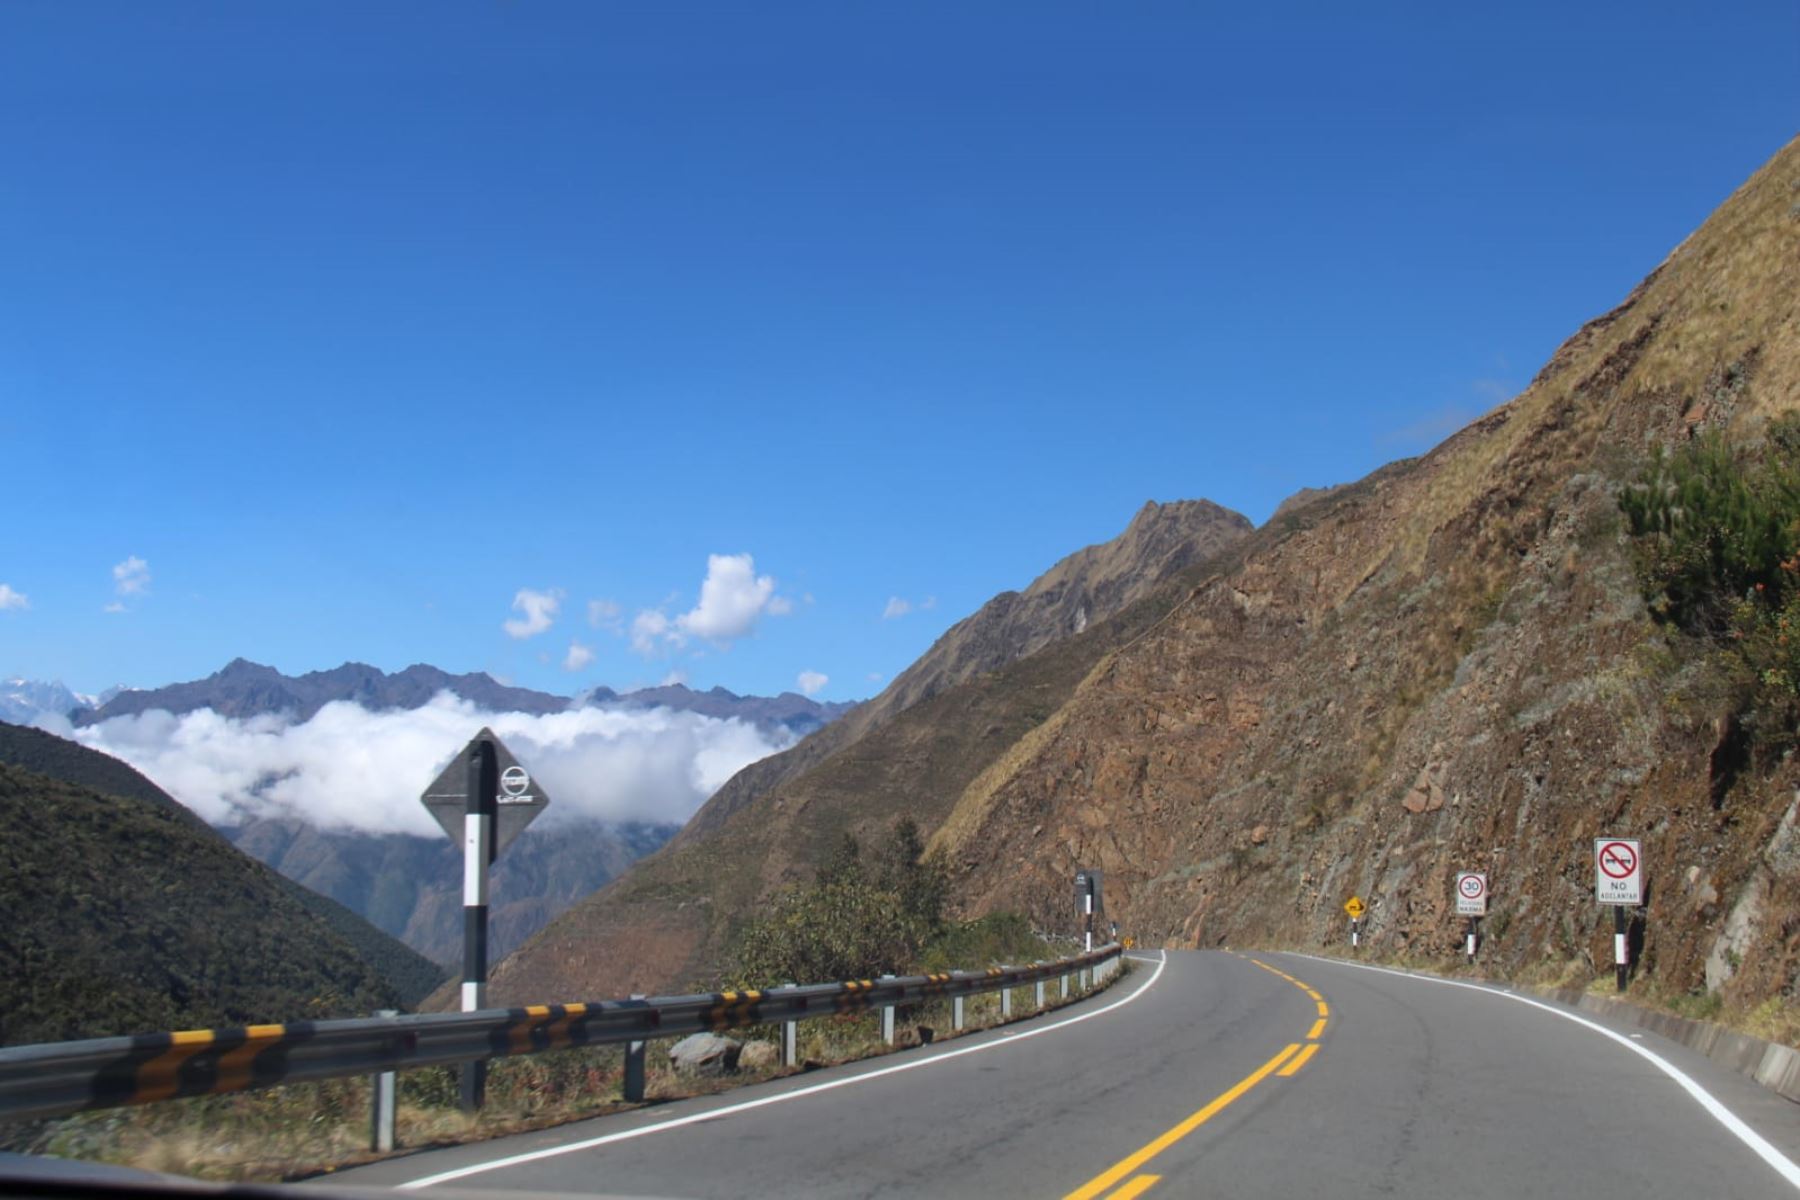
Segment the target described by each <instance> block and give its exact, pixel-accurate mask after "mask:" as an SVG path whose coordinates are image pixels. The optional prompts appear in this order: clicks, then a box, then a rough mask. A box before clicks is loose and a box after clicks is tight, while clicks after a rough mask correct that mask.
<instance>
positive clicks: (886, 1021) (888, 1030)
mask: <svg viewBox="0 0 1800 1200" xmlns="http://www.w3.org/2000/svg"><path fill="white" fill-rule="evenodd" d="M882 978H883V979H892V978H893V975H891V974H889V975H883V976H882ZM881 1040H882V1041H884V1042H886V1043H887V1044H888V1045H890V1046H891V1045H893V1044H894V1006H893V1005H892V1004H884V1005H882V1006H881Z"/></svg>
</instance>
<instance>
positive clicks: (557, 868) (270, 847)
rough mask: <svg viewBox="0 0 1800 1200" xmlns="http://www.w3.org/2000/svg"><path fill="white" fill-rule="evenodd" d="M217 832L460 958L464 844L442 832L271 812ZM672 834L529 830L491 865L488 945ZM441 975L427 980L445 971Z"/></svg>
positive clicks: (630, 828)
mask: <svg viewBox="0 0 1800 1200" xmlns="http://www.w3.org/2000/svg"><path fill="white" fill-rule="evenodd" d="M223 832H224V834H225V836H227V837H229V838H230V839H231V840H232V842H233V844H235V845H236V846H237V847H238V849H240V850H243V851H244V852H246V853H248V854H251V855H253V856H255V857H256V858H258V859H260V860H262V861H263V862H265V863H268V864H269V865H270V866H272V867H274V868H275V869H276V870H278V871H280V872H281V873H282V874H283V875H285V876H288V877H289V878H291V879H294V880H296V881H298V882H299V883H301V884H304V885H305V886H306V887H307V888H309V889H311V890H312V891H313V892H317V893H319V894H321V895H323V896H329V897H330V898H331V899H332V900H333V901H336V902H338V903H339V904H342V905H345V906H347V907H348V908H349V909H352V910H354V911H355V912H358V913H361V914H363V916H364V917H366V918H367V919H368V921H369V922H372V923H373V924H374V925H375V926H377V927H378V928H380V929H382V930H385V931H386V932H388V933H390V934H392V935H393V936H394V937H396V938H399V939H400V940H401V941H403V942H405V943H406V944H407V945H408V946H411V947H413V948H414V949H416V950H417V951H419V952H420V953H422V954H424V955H426V956H428V957H429V958H431V959H432V960H433V961H435V962H438V963H445V964H449V965H452V966H454V965H457V964H459V963H460V962H461V960H462V938H463V926H462V921H463V918H462V851H461V849H460V848H459V847H457V846H456V845H454V844H453V843H451V842H450V840H449V839H448V838H442V837H437V838H421V837H411V836H409V835H407V834H368V833H352V832H348V831H326V830H320V829H315V828H313V827H312V826H310V825H307V824H304V823H303V822H300V821H295V820H280V819H273V818H261V819H258V820H254V821H246V822H245V823H244V824H242V825H238V826H234V827H228V828H226V829H225V830H223ZM674 832H675V827H674V826H672V825H641V824H626V825H602V824H597V823H590V824H563V825H551V826H549V827H548V828H539V827H533V828H531V829H528V830H526V831H525V832H524V833H523V834H521V835H520V836H519V839H518V841H516V842H514V843H513V844H512V845H511V846H510V847H508V848H507V851H506V854H505V856H504V857H502V858H501V859H500V860H499V861H498V862H496V863H495V864H494V868H493V874H492V877H491V883H490V887H491V892H490V897H491V899H490V908H489V916H488V920H489V933H488V944H489V947H490V953H491V954H493V955H494V956H495V957H498V956H500V955H503V954H507V953H509V952H510V951H511V950H512V949H513V948H514V947H516V946H518V945H519V944H520V943H521V942H523V941H524V940H525V939H526V938H528V937H530V936H531V935H532V934H533V933H536V932H537V931H538V930H539V929H541V928H543V926H544V925H545V924H546V923H547V922H548V921H549V920H550V919H551V918H552V917H554V916H555V915H556V914H557V913H560V912H562V911H563V910H564V909H565V908H567V907H568V906H569V905H570V904H571V903H573V902H574V901H576V900H578V899H580V898H581V897H582V896H585V895H587V894H588V893H590V892H592V891H594V890H595V889H596V888H599V887H601V886H603V885H604V884H605V883H606V882H607V881H609V880H611V879H613V878H614V877H616V876H617V875H618V874H619V873H620V872H622V871H623V870H625V868H626V867H628V866H629V865H630V864H631V863H632V862H634V861H635V860H637V859H639V858H642V857H643V856H644V855H645V854H648V853H649V852H650V851H652V850H655V849H656V848H657V847H658V846H661V845H662V844H663V843H664V842H666V841H667V840H668V839H669V837H670V836H671V835H673V834H674ZM437 976H438V977H437V978H434V979H433V980H432V981H431V987H435V986H437V984H438V983H439V982H441V980H442V976H443V972H442V971H439V972H437ZM426 990H427V991H429V990H430V988H429V987H428V988H427V989H426Z"/></svg>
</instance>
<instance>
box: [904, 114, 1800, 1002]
mask: <svg viewBox="0 0 1800 1200" xmlns="http://www.w3.org/2000/svg"><path fill="white" fill-rule="evenodd" d="M1797 201H1800V143H1795V144H1790V145H1789V146H1787V147H1786V148H1784V149H1783V150H1782V151H1781V152H1780V153H1779V154H1777V155H1776V156H1775V158H1774V159H1773V160H1772V161H1771V162H1770V163H1769V164H1768V165H1767V166H1765V167H1764V168H1763V169H1762V170H1760V171H1759V172H1758V173H1757V174H1756V175H1755V176H1754V177H1753V178H1752V179H1751V180H1750V181H1749V182H1748V183H1746V184H1745V185H1744V186H1743V187H1741V188H1740V189H1738V191H1737V192H1736V193H1735V194H1733V195H1732V196H1731V197H1730V199H1729V200H1727V202H1726V203H1725V204H1724V205H1723V206H1722V207H1721V208H1720V209H1719V210H1718V211H1717V212H1716V213H1715V214H1714V215H1713V216H1712V217H1711V218H1710V219H1709V220H1708V221H1707V222H1706V224H1705V225H1704V226H1703V227H1702V228H1701V229H1700V230H1699V231H1697V232H1696V233H1694V234H1693V235H1692V236H1691V237H1690V238H1688V239H1687V240H1686V241H1684V242H1683V243H1682V244H1681V245H1680V246H1679V247H1678V248H1677V249H1676V250H1675V251H1674V252H1673V253H1672V254H1671V255H1670V256H1669V258H1668V259H1667V260H1666V261H1665V262H1664V263H1663V264H1662V265H1661V266H1660V267H1658V268H1657V270H1656V271H1655V272H1654V273H1652V275H1651V276H1650V277H1649V278H1648V279H1646V280H1645V281H1644V283H1643V284H1642V285H1640V286H1639V287H1638V288H1637V289H1636V290H1635V291H1633V293H1632V294H1631V295H1630V296H1629V297H1628V298H1627V299H1626V300H1625V302H1624V303H1623V304H1622V305H1620V306H1619V307H1618V308H1617V309H1615V310H1613V311H1612V312H1610V313H1608V314H1606V315H1605V316H1603V317H1601V318H1599V319H1597V320H1595V321H1593V322H1590V323H1589V324H1588V325H1587V326H1586V327H1584V328H1583V329H1582V330H1580V331H1579V332H1578V333H1576V334H1575V336H1574V337H1572V338H1570V339H1569V341H1568V342H1566V343H1565V344H1564V345H1563V346H1562V347H1561V348H1560V349H1559V350H1558V351H1557V352H1556V354H1555V356H1554V357H1553V358H1552V359H1551V361H1550V362H1549V364H1548V365H1546V366H1545V368H1544V369H1543V371H1542V372H1541V373H1540V374H1539V375H1538V377H1537V378H1536V379H1535V380H1534V381H1533V383H1532V384H1531V386H1530V387H1529V388H1528V389H1527V390H1526V391H1525V392H1524V393H1523V394H1522V395H1520V396H1519V397H1517V398H1516V399H1514V400H1513V401H1511V402H1509V403H1507V404H1505V405H1503V406H1501V407H1500V408H1498V409H1496V410H1495V411H1494V412H1492V413H1490V414H1489V415H1487V416H1486V417H1484V418H1482V419H1481V420H1479V421H1477V422H1475V423H1474V424H1473V425H1471V426H1469V427H1468V428H1466V429H1464V430H1463V431H1461V432H1460V433H1458V434H1457V435H1455V436H1454V437H1452V438H1450V439H1449V440H1448V441H1446V442H1445V443H1444V444H1443V445H1441V446H1439V447H1438V448H1437V449H1436V450H1434V451H1432V452H1431V453H1430V454H1428V455H1426V456H1424V457H1423V458H1420V459H1417V460H1412V461H1409V462H1404V463H1398V464H1395V465H1393V466H1392V467H1390V468H1387V469H1385V470H1383V471H1381V472H1378V473H1377V474H1376V475H1375V476H1372V477H1371V478H1369V479H1367V480H1364V481H1363V482H1362V483H1360V484H1357V485H1354V486H1352V487H1348V488H1344V489H1340V490H1337V491H1334V492H1332V493H1330V494H1327V495H1324V496H1321V497H1318V498H1316V499H1314V500H1313V501H1312V502H1310V503H1307V504H1304V505H1300V506H1297V507H1295V508H1293V509H1291V510H1290V511H1289V512H1288V513H1287V514H1286V515H1285V516H1284V517H1283V519H1282V520H1280V521H1278V522H1273V523H1271V525H1270V526H1268V527H1265V528H1264V529H1263V530H1261V531H1259V533H1258V534H1257V535H1256V536H1255V537H1254V538H1253V539H1251V541H1250V542H1249V543H1248V544H1247V545H1246V546H1245V547H1244V551H1243V554H1242V558H1241V561H1240V562H1238V563H1236V564H1234V565H1233V566H1232V567H1231V569H1229V570H1227V571H1222V572H1220V573H1219V574H1218V575H1217V576H1216V577H1214V578H1212V579H1209V580H1207V581H1206V582H1205V583H1203V584H1202V585H1201V586H1199V587H1197V588H1195V589H1194V590H1193V591H1192V593H1191V594H1190V595H1189V596H1188V597H1187V598H1186V599H1184V600H1183V601H1182V603H1181V604H1179V605H1178V606H1176V607H1175V608H1174V609H1173V610H1172V611H1171V612H1170V613H1169V615H1168V617H1167V618H1166V619H1165V620H1163V621H1161V622H1159V623H1158V624H1157V625H1156V626H1155V627H1154V628H1153V629H1152V630H1151V631H1150V632H1149V633H1147V634H1146V636H1145V637H1143V638H1142V639H1141V640H1139V641H1138V642H1136V643H1135V644H1132V645H1129V646H1124V647H1121V648H1120V649H1119V650H1118V651H1117V652H1116V653H1114V654H1112V655H1110V656H1109V657H1108V658H1107V660H1106V661H1105V662H1104V663H1103V664H1102V665H1101V666H1100V667H1099V668H1098V669H1097V670H1095V671H1094V672H1093V674H1092V675H1091V676H1089V677H1088V679H1087V680H1086V681H1085V682H1084V684H1083V686H1082V687H1081V688H1080V689H1079V690H1078V691H1077V692H1076V694H1075V695H1074V696H1073V697H1072V698H1071V699H1070V700H1069V702H1068V703H1067V704H1065V705H1063V706H1062V707H1061V708H1060V709H1059V710H1058V711H1057V712H1056V713H1054V714H1053V715H1051V716H1050V717H1049V718H1048V719H1047V720H1046V721H1044V722H1043V724H1042V725H1040V726H1039V727H1038V728H1036V729H1034V730H1033V731H1032V732H1031V734H1030V735H1029V736H1028V737H1027V738H1026V739H1024V740H1023V741H1022V742H1021V743H1020V744H1019V745H1018V746H1017V747H1015V748H1014V750H1013V752H1012V753H1010V754H1009V755H1008V756H1007V758H1006V760H1005V764H1004V767H1003V769H999V770H995V771H993V772H990V773H989V774H988V775H987V776H986V777H984V778H983V779H982V780H981V781H980V782H979V784H978V785H977V786H974V787H971V788H969V789H968V790H967V791H965V792H964V794H963V795H962V797H961V798H960V799H959V801H958V803H957V805H956V808H955V811H954V812H953V813H952V814H951V815H950V817H949V818H948V820H947V821H946V822H945V824H944V825H943V827H942V828H940V829H939V830H938V831H937V834H936V836H935V839H934V845H935V847H936V848H937V849H938V850H939V851H940V852H942V853H944V854H945V855H946V856H947V857H948V859H949V860H950V862H951V863H952V864H953V867H954V870H955V873H956V877H957V878H958V880H959V882H960V891H961V894H962V895H963V896H964V897H965V898H966V899H967V902H968V905H969V907H970V908H971V909H974V910H982V909H987V908H994V907H1022V908H1026V909H1028V910H1030V911H1031V912H1033V913H1034V914H1036V915H1038V916H1039V918H1040V919H1043V920H1054V919H1056V915H1057V914H1058V913H1059V912H1060V911H1062V909H1063V908H1064V907H1065V906H1066V901H1065V899H1064V894H1065V892H1066V890H1067V877H1068V874H1069V873H1070V872H1071V871H1072V870H1073V869H1074V868H1075V867H1076V866H1077V865H1094V866H1100V867H1103V868H1105V869H1107V871H1108V875H1107V880H1108V888H1109V903H1110V904H1111V906H1112V908H1113V911H1114V912H1115V914H1116V915H1118V916H1119V917H1120V919H1121V920H1122V922H1124V923H1125V924H1126V926H1127V928H1131V929H1134V930H1136V931H1137V932H1139V933H1140V934H1141V935H1143V936H1146V937H1150V938H1153V939H1159V940H1160V939H1170V940H1173V941H1175V942H1179V943H1184V944H1195V943H1198V944H1215V943H1218V942H1221V941H1225V940H1233V941H1239V940H1280V941H1289V942H1298V943H1301V944H1318V943H1319V942H1320V941H1321V940H1325V939H1329V938H1335V937H1337V936H1339V931H1340V928H1341V921H1342V914H1341V912H1340V906H1341V905H1342V904H1343V902H1344V900H1345V899H1346V898H1347V897H1348V896H1350V895H1351V894H1352V893H1357V894H1361V895H1362V896H1364V897H1365V898H1368V899H1369V900H1370V902H1371V907H1372V913H1371V916H1370V918H1369V919H1368V924H1369V928H1370V934H1371V937H1372V940H1373V942H1374V944H1375V946H1377V947H1378V948H1381V949H1383V950H1386V951H1389V952H1397V953H1406V954H1418V955H1426V954H1430V955H1443V956H1446V957H1449V956H1451V955H1454V953H1455V951H1456V948H1457V945H1458V939H1459V936H1460V933H1461V926H1460V923H1459V922H1458V921H1457V920H1456V919H1455V918H1454V916H1453V911H1454V910H1453V904H1452V902H1451V897H1450V895H1449V890H1450V883H1451V879H1452V877H1453V873H1454V872H1455V871H1456V870H1458V869H1484V870H1487V871H1488V872H1490V874H1491V876H1492V887H1493V892H1494V896H1495V901H1494V906H1493V912H1492V915H1491V917H1490V918H1489V920H1488V922H1487V926H1486V929H1487V934H1488V942H1487V945H1486V947H1485V949H1484V951H1483V954H1484V961H1486V962H1487V963H1488V964H1489V966H1490V968H1492V967H1499V968H1501V969H1504V970H1508V971H1511V972H1526V971H1539V972H1543V973H1547V974H1556V973H1562V972H1571V973H1573V974H1575V975H1577V976H1580V975H1582V974H1584V973H1585V972H1586V971H1588V970H1590V969H1592V968H1594V967H1596V966H1599V967H1604V966H1606V965H1608V964H1609V963H1610V961H1611V932H1612V930H1611V920H1610V914H1607V913H1605V912H1604V911H1603V910H1601V909H1600V908H1599V907H1598V906H1597V905H1596V904H1595V903H1594V900H1593V892H1592V888H1593V883H1592V880H1593V866H1592V863H1591V861H1590V857H1589V856H1590V854H1591V839H1592V838H1594V837H1595V836H1599V835H1614V836H1618V835H1623V836H1637V837H1640V838H1642V839H1643V840H1644V854H1645V860H1646V868H1647V870H1648V872H1649V878H1650V889H1651V890H1650V907H1649V912H1648V918H1647V921H1646V922H1645V923H1644V924H1643V925H1641V926H1640V927H1639V928H1638V929H1637V930H1636V931H1635V932H1634V937H1641V938H1642V940H1643V947H1642V954H1641V960H1640V961H1641V977H1642V978H1643V979H1644V983H1645V985H1646V986H1650V987H1652V988H1661V989H1664V990H1666V991H1668V992H1670V993H1682V992H1688V991H1690V990H1706V989H1708V988H1713V989H1723V991H1724V994H1725V995H1726V996H1727V998H1728V999H1735V1000H1737V1001H1741V1002H1746V1003H1756V1002H1760V1001H1764V1000H1771V1001H1774V1002H1776V1003H1781V1002H1782V1001H1781V998H1782V997H1788V998H1791V997H1792V996H1793V995H1794V993H1795V991H1796V988H1797V987H1800V976H1797V975H1796V970H1797V968H1800V855H1797V854H1796V853H1795V847H1794V845H1793V834H1794V824H1795V819H1796V800H1795V797H1794V792H1793V787H1794V784H1795V782H1796V771H1795V769H1794V766H1793V764H1792V763H1783V764H1779V765H1777V766H1775V767H1774V768H1773V769H1772V770H1770V771H1764V772H1758V771H1752V770H1743V771H1739V770H1738V769H1737V768H1736V766H1734V763H1735V762H1736V761H1737V760H1738V759H1739V758H1740V757H1741V755H1739V754H1738V753H1736V750H1737V748H1735V747H1734V746H1732V745H1731V739H1732V737H1733V734H1732V732H1731V728H1730V723H1729V721H1726V720H1724V719H1722V718H1724V717H1725V715H1726V712H1727V709H1726V708H1725V707H1723V705H1724V703H1725V702H1724V701H1723V700H1722V699H1721V698H1719V697H1709V696H1707V695H1706V694H1705V692H1704V690H1703V689H1698V688H1696V687H1694V686H1691V684H1692V679H1691V672H1689V674H1688V675H1686V676H1684V674H1683V672H1684V670H1685V669H1686V668H1685V667H1684V665H1683V664H1684V663H1686V662H1688V661H1690V659H1691V656H1689V657H1688V658H1684V656H1683V654H1682V653H1681V646H1680V645H1679V643H1678V640H1677V639H1676V638H1675V637H1674V635H1672V634H1671V633H1670V632H1669V631H1668V630H1667V629H1666V628H1664V627H1662V626H1659V625H1658V624H1656V623H1655V622H1653V621H1652V620H1651V619H1650V617H1649V615H1648V613H1647V611H1646V607H1645V604H1644V602H1643V599H1642V595H1641V592H1640V589H1639V585H1638V582H1637V580H1636V578H1635V576H1634V572H1633V569H1632V564H1631V561H1630V556H1629V548H1628V546H1627V545H1626V539H1625V536H1624V533H1623V531H1622V523H1621V520H1620V516H1619V511H1618V504H1617V496H1618V492H1619V489H1620V487H1621V484H1622V482H1624V481H1626V480H1628V479H1630V478H1631V477H1632V476H1633V475H1634V473H1635V471H1636V469H1637V464H1639V463H1641V462H1642V461H1643V459H1644V456H1645V454H1646V452H1647V450H1648V449H1649V448H1650V447H1652V446H1657V445H1665V444H1670V443H1676V442H1680V441H1683V440H1686V439H1687V438H1689V437H1690V436H1692V435H1693V434H1694V433H1696V432H1698V431H1701V430H1708V429H1717V430H1721V431H1723V432H1724V433H1725V434H1726V436H1728V437H1730V438H1731V439H1733V440H1735V441H1738V442H1740V443H1754V442H1755V441H1756V440H1757V439H1758V438H1759V437H1760V436H1761V430H1762V429H1763V427H1764V426H1765V424H1766V422H1767V420H1768V418H1769V417H1770V416H1771V415H1773V414H1776V413H1781V412H1787V411H1792V410H1793V409H1795V408H1796V407H1800V203H1797ZM1734 976H1735V978H1733V977H1734Z"/></svg>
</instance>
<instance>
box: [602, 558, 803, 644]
mask: <svg viewBox="0 0 1800 1200" xmlns="http://www.w3.org/2000/svg"><path fill="white" fill-rule="evenodd" d="M793 609H794V605H793V602H792V601H790V600H788V599H786V598H785V597H782V596H777V595H776V594H775V579H774V577H773V576H770V575H758V574H757V573H756V560H755V559H754V558H752V557H751V556H750V555H748V554H709V555H707V556H706V578H705V579H704V580H702V581H701V583H700V602H699V603H698V604H696V605H694V607H693V608H692V609H690V610H689V611H687V612H684V613H679V614H677V615H676V616H674V617H670V616H669V615H668V614H667V613H666V612H664V611H663V610H662V609H660V608H646V609H642V610H640V611H639V612H638V615H637V616H636V617H634V618H633V619H632V622H631V648H632V649H633V650H636V651H637V652H638V653H639V654H642V655H644V656H645V657H646V658H648V657H650V656H652V655H655V654H657V653H659V652H662V651H666V650H668V649H671V648H674V649H679V648H681V647H682V646H685V645H687V642H688V638H689V637H696V638H702V639H704V640H706V641H709V642H711V643H712V644H713V645H715V646H717V647H719V648H720V649H721V650H729V649H730V648H731V643H732V642H734V641H736V640H737V639H739V638H742V637H745V636H747V635H749V634H750V633H751V632H752V631H753V630H754V629H755V628H756V622H757V621H758V620H759V619H760V618H761V617H762V616H763V615H764V614H765V613H770V614H774V615H777V616H780V615H785V614H787V613H790V612H792V611H793Z"/></svg>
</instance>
